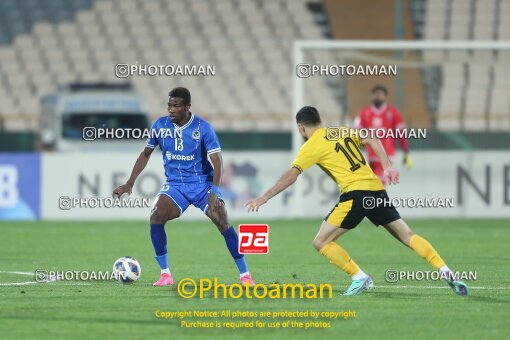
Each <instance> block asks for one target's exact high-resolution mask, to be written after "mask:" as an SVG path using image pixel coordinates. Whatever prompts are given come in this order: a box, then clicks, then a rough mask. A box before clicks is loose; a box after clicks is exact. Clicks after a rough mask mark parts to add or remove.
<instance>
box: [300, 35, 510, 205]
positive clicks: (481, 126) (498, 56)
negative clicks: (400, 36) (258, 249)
mask: <svg viewBox="0 0 510 340" xmlns="http://www.w3.org/2000/svg"><path fill="white" fill-rule="evenodd" d="M508 60H510V42H492V41H484V42H482V41H466V42H459V41H366V40H365V41H341V40H326V41H296V42H295V43H294V50H293V61H294V65H295V70H294V73H295V74H294V76H293V114H292V118H291V119H292V123H293V126H294V125H295V123H294V119H295V118H294V117H295V113H296V112H297V111H298V110H299V108H301V107H302V106H305V105H310V106H315V107H317V108H318V110H319V112H320V113H321V117H322V119H323V122H324V124H325V125H326V126H338V125H347V126H352V125H353V122H354V119H355V117H356V115H357V113H358V112H359V110H360V109H362V108H363V107H366V106H369V105H370V90H371V88H372V87H373V86H374V85H383V86H385V87H386V88H387V89H388V91H389V95H388V102H389V103H391V104H392V105H394V106H396V107H397V108H398V109H399V110H400V111H401V113H402V116H403V118H404V120H405V122H406V124H407V126H408V127H412V128H426V129H431V130H440V131H509V129H510V100H509V98H510V96H509V94H510V93H509V90H508V89H509V88H510V64H509V63H508ZM302 143H303V141H302V138H301V136H300V135H299V133H298V131H297V129H295V128H294V129H293V150H292V151H293V154H296V153H297V152H298V150H299V148H300V147H301V145H302ZM304 186H305V184H303V183H299V181H298V183H297V188H296V189H295V190H296V192H297V193H300V192H303V191H305V190H306V188H304ZM293 199H294V200H295V201H294V204H296V206H297V207H304V201H303V198H302V195H299V194H298V195H293ZM307 204H308V202H307ZM296 210H300V211H303V212H304V211H305V209H296Z"/></svg>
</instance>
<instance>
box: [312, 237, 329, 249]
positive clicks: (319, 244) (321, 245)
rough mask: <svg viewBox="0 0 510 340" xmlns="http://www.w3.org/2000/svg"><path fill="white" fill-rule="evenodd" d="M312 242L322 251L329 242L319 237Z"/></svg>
mask: <svg viewBox="0 0 510 340" xmlns="http://www.w3.org/2000/svg"><path fill="white" fill-rule="evenodd" d="M312 243H313V247H314V248H315V249H317V251H320V250H321V249H322V248H324V246H325V245H326V244H327V242H326V241H325V240H324V239H322V238H319V237H316V238H314V239H313V242H312Z"/></svg>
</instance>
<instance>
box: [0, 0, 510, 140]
mask: <svg viewBox="0 0 510 340" xmlns="http://www.w3.org/2000/svg"><path fill="white" fill-rule="evenodd" d="M310 2H311V4H310ZM382 2H385V3H387V4H388V6H367V1H366V0H360V1H357V0H345V1H342V2H338V1H333V0H324V1H314V0H271V1H262V0H258V1H241V0H216V1H207V2H206V1H186V0H168V1H167V0H146V1H142V0H75V1H66V0H47V1H37V0H3V1H0V98H2V100H1V101H0V115H1V118H2V120H3V126H4V128H5V129H6V130H10V131H13V130H14V131H16V130H33V131H36V130H37V129H38V125H39V116H40V100H41V98H42V97H44V96H45V95H46V94H48V93H50V92H52V91H54V90H55V89H57V88H58V87H59V86H62V85H65V84H68V83H70V82H79V81H82V82H98V81H104V82H119V81H126V80H123V79H119V78H116V77H115V74H114V68H115V65H116V64H118V63H127V64H134V63H140V64H213V65H215V66H216V75H215V76H211V77H207V78H199V77H179V76H173V77H164V76H163V77H150V76H133V77H131V78H129V80H128V81H131V82H132V83H133V86H134V87H135V89H136V90H137V91H138V92H139V93H140V94H141V95H142V96H143V97H144V98H145V99H146V100H147V102H148V104H149V106H150V110H151V112H152V113H153V115H154V117H156V116H158V115H161V114H164V112H165V109H164V108H165V105H166V98H165V94H166V93H167V92H168V90H169V89H170V88H172V87H174V86H178V85H182V86H187V87H189V88H190V89H191V90H192V94H193V110H194V111H196V112H199V113H200V114H201V115H203V116H204V117H205V118H207V119H209V120H211V121H212V123H213V124H215V126H217V127H218V130H224V131H226V130H229V131H230V130H233V131H266V130H279V131H289V130H290V129H291V126H292V124H291V121H290V119H289V115H290V110H291V107H292V106H291V100H292V74H293V73H294V65H293V64H292V60H291V59H292V54H291V53H292V52H291V51H292V49H291V46H292V42H293V40H295V39H326V38H328V37H334V38H335V39H347V38H348V39H364V38H371V39H377V38H379V39H393V38H394V28H393V26H392V24H388V23H392V22H393V16H394V12H393V8H394V7H393V1H390V0H382V1H381V3H382ZM403 3H404V20H403V24H404V38H405V39H412V38H414V37H422V38H423V39H427V40H443V39H446V40H458V39H460V40H493V39H494V40H508V39H510V1H506V0H409V1H403ZM290 4H292V5H290ZM322 5H323V6H322ZM318 7H323V8H324V9H325V11H326V12H325V13H326V14H327V15H324V13H321V12H320V8H319V10H317V8H318ZM381 8H387V12H384V10H381ZM311 9H313V10H311ZM361 9H364V11H365V12H366V11H367V10H368V11H370V10H373V11H374V13H373V14H374V15H370V13H366V14H367V16H370V18H371V19H370V24H367V22H363V23H360V22H359V17H358V16H350V15H349V13H353V12H356V11H357V10H358V11H359V10H361ZM22 13H23V14H24V15H22ZM25 14H26V15H25ZM375 14H378V15H375ZM327 18H329V23H328V22H327ZM385 23H386V24H385ZM328 25H329V28H330V30H331V31H328V30H327V28H328ZM311 53H312V55H311V56H310V60H311V61H314V62H321V63H331V64H333V63H338V60H339V59H338V58H335V57H334V56H333V55H332V54H331V53H328V52H311ZM509 56H510V54H509V53H508V52H505V53H499V54H498V53H492V52H476V53H475V52H469V51H465V52H464V51H462V52H455V53H453V52H452V53H446V52H441V51H438V52H426V53H423V55H422V56H416V60H423V61H424V62H426V63H432V64H434V63H435V64H436V65H437V66H436V67H425V68H423V69H422V71H421V72H419V71H417V70H406V72H405V74H404V83H405V86H406V89H407V90H408V91H410V92H412V93H413V96H406V97H405V98H404V101H403V108H402V109H403V110H402V111H403V112H404V114H406V115H410V116H411V118H412V119H409V118H410V117H409V116H408V117H407V118H408V120H409V121H410V123H411V125H412V126H419V127H424V126H425V127H428V126H431V125H432V126H433V125H434V124H435V126H437V128H439V129H440V130H459V129H460V130H485V129H489V130H508V129H509V128H510V96H509V90H508V89H509V85H510V77H509V76H510V66H509V65H510V64H508V62H507V60H509V58H508V57H509ZM419 58H421V59H419ZM307 81H308V82H309V83H308V84H313V86H309V85H307V91H306V93H305V102H306V103H308V104H310V105H316V106H319V107H320V108H321V111H322V112H323V114H324V116H325V117H326V118H328V120H329V121H336V120H337V119H336V118H337V117H340V116H342V115H344V116H345V115H346V114H347V115H351V116H352V115H353V114H354V113H355V112H356V111H357V109H359V108H360V107H361V106H363V105H365V104H366V100H367V90H368V88H369V87H370V86H371V85H372V84H373V83H374V80H373V79H370V78H369V77H361V78H354V77H350V78H349V79H347V80H339V79H336V80H334V81H332V80H331V79H321V78H319V77H312V78H309V80H307ZM379 82H380V81H379ZM383 83H385V84H386V85H388V87H389V88H390V93H394V91H392V90H393V88H392V86H393V85H392V83H391V82H387V83H386V82H385V81H383ZM390 99H392V100H393V98H391V97H390Z"/></svg>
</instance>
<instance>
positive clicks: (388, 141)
mask: <svg viewBox="0 0 510 340" xmlns="http://www.w3.org/2000/svg"><path fill="white" fill-rule="evenodd" d="M387 97H388V89H387V88H386V87H384V86H382V85H376V86H374V87H373V88H372V91H371V99H372V105H370V106H367V107H365V108H363V109H361V110H360V111H359V113H358V116H357V117H356V120H355V122H354V125H355V127H356V128H357V129H383V130H385V131H387V130H393V132H395V131H396V130H398V129H403V128H404V127H405V122H404V120H403V119H402V116H401V115H400V112H399V111H398V109H397V108H396V107H394V106H391V105H388V103H387V102H386V99H387ZM393 135H395V134H393ZM395 139H398V141H399V143H400V148H401V149H402V151H404V165H405V166H406V167H407V168H408V169H411V168H412V167H413V160H412V159H411V156H410V155H409V146H408V143H407V139H406V138H395ZM380 141H381V143H382V145H383V147H384V150H385V151H386V153H387V154H388V157H389V159H390V161H391V162H393V161H394V159H395V152H396V148H395V141H394V139H393V138H380ZM366 150H367V153H368V163H369V164H370V167H371V168H372V170H373V171H374V173H375V174H376V175H377V176H378V177H379V179H380V180H381V182H383V184H384V185H386V184H387V183H388V179H387V178H386V175H385V174H384V168H383V166H382V164H381V162H380V161H379V159H378V158H377V156H376V154H375V153H374V150H372V148H370V146H367V147H366Z"/></svg>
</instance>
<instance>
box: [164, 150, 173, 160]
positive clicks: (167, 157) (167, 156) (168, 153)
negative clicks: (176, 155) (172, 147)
mask: <svg viewBox="0 0 510 340" xmlns="http://www.w3.org/2000/svg"><path fill="white" fill-rule="evenodd" d="M165 156H166V159H168V160H171V159H172V153H171V152H170V151H167V152H165Z"/></svg>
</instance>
